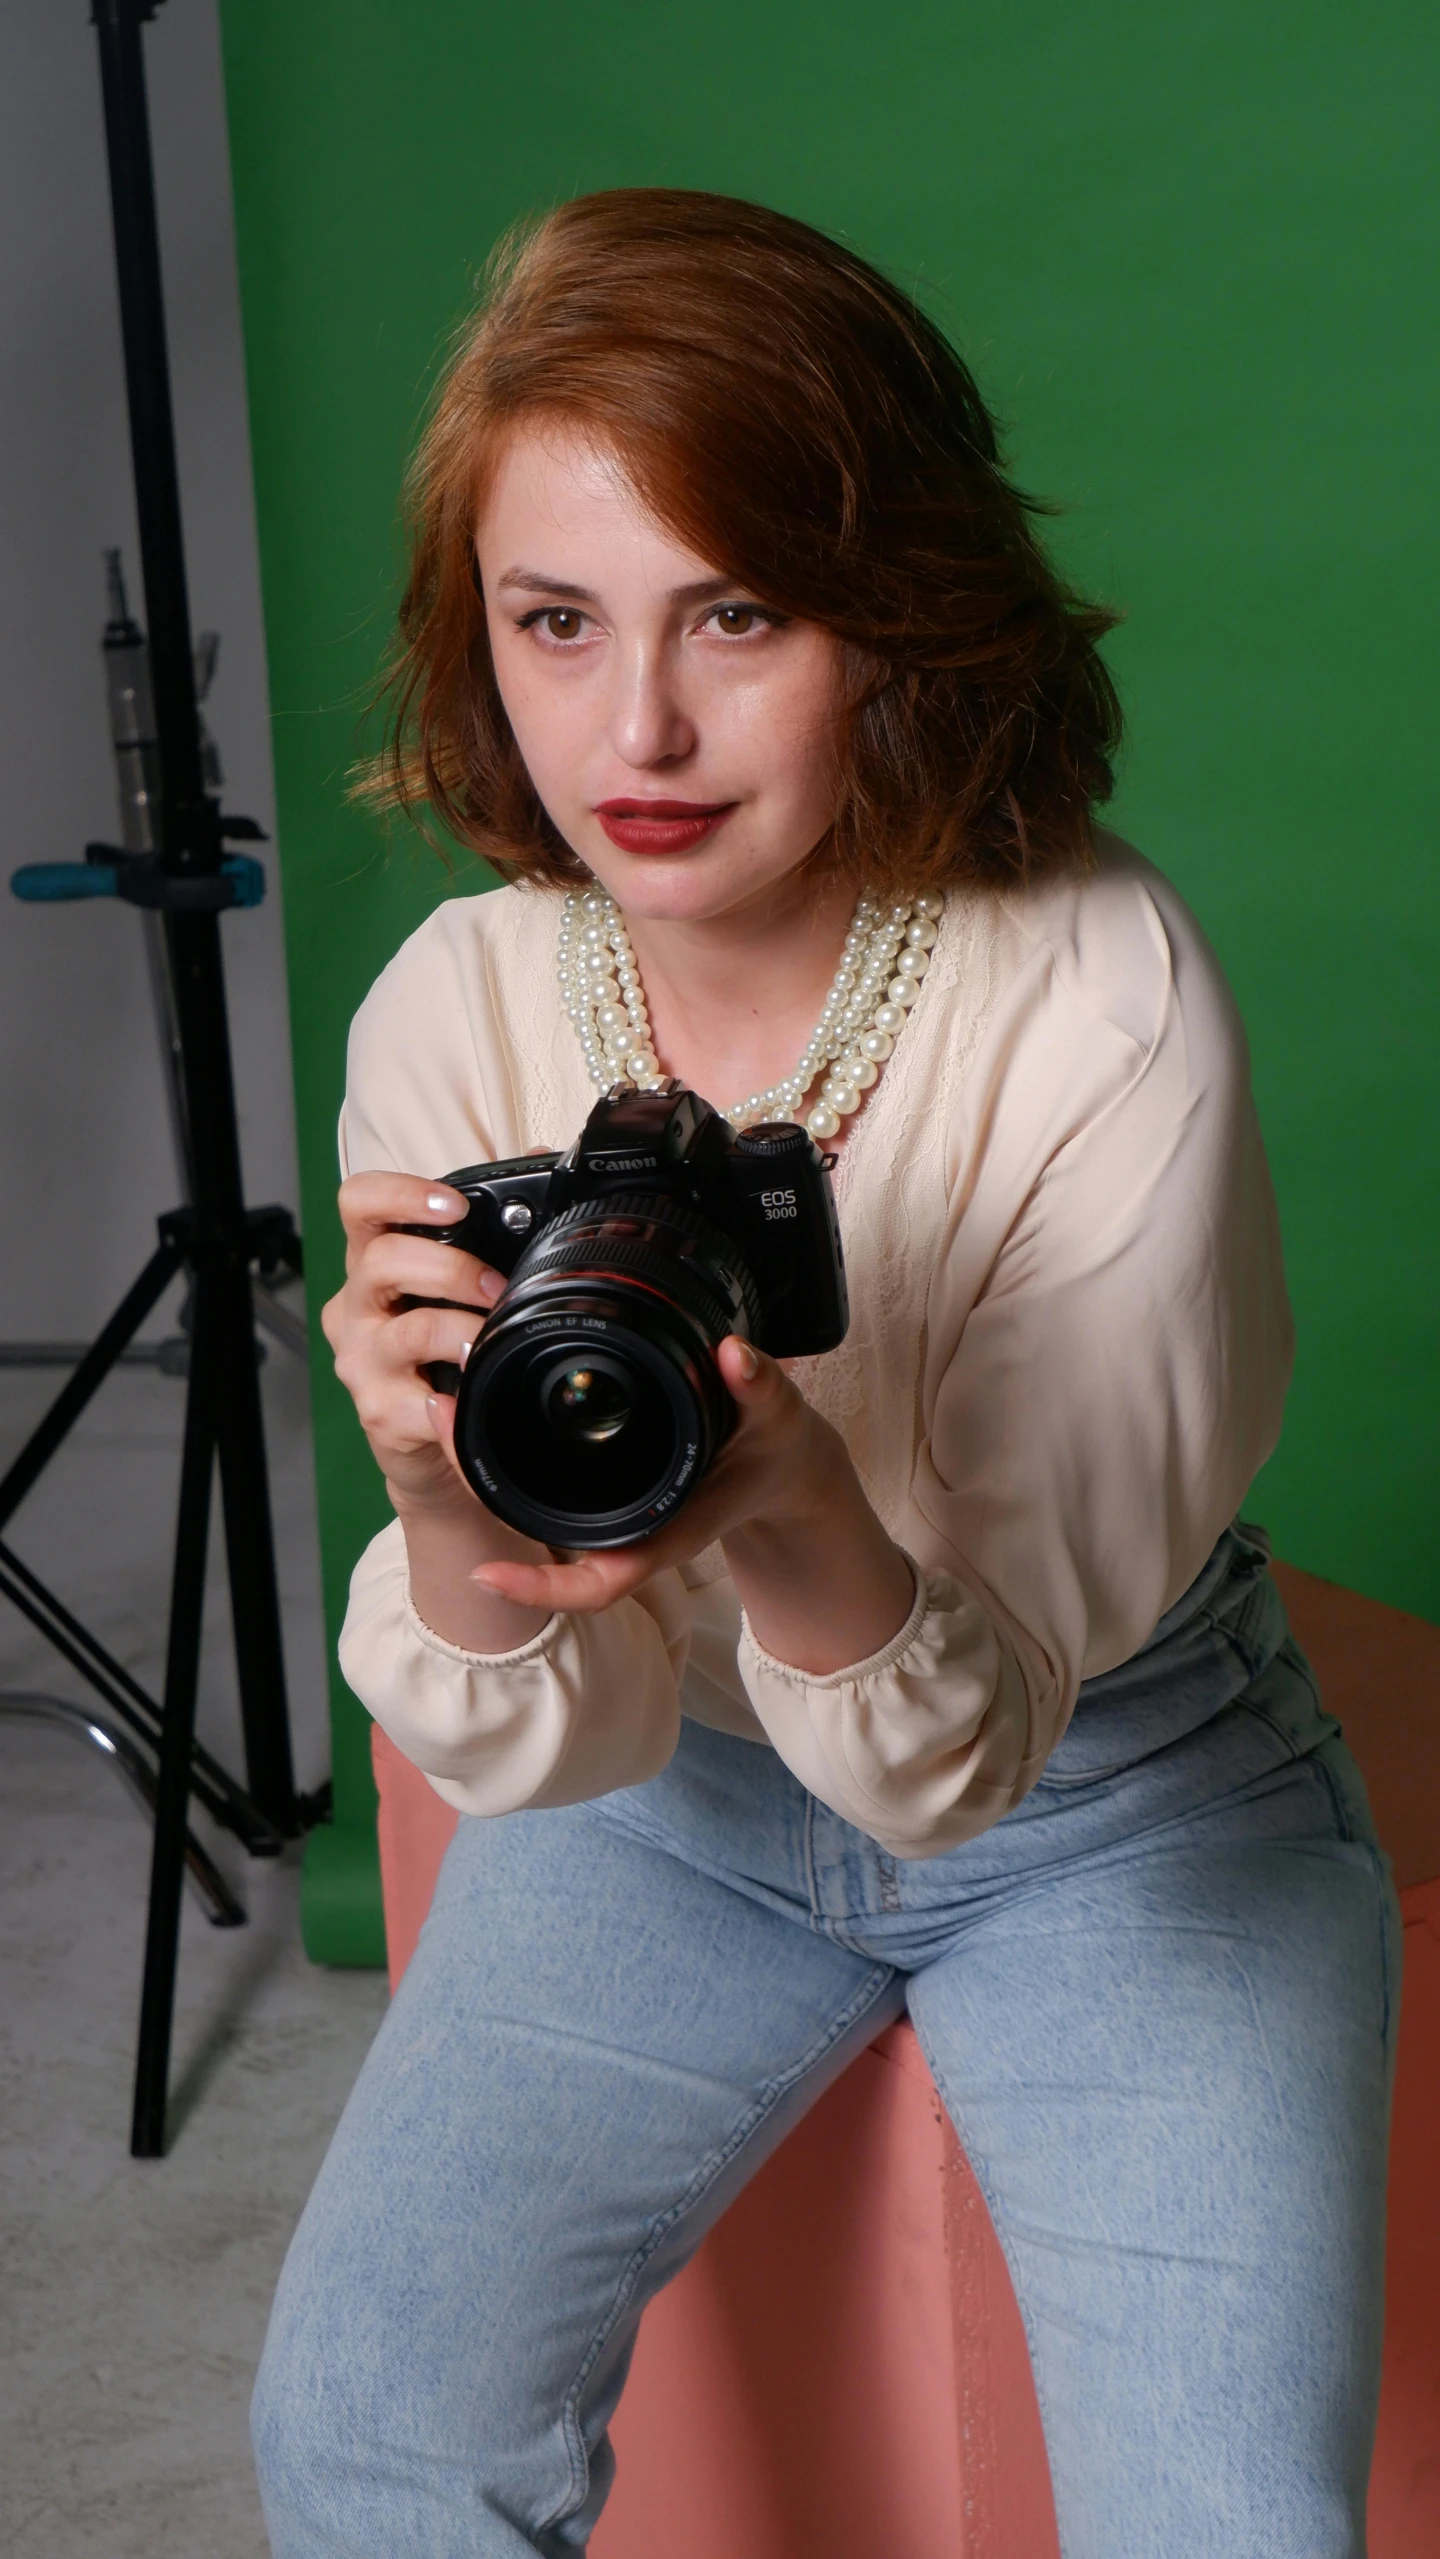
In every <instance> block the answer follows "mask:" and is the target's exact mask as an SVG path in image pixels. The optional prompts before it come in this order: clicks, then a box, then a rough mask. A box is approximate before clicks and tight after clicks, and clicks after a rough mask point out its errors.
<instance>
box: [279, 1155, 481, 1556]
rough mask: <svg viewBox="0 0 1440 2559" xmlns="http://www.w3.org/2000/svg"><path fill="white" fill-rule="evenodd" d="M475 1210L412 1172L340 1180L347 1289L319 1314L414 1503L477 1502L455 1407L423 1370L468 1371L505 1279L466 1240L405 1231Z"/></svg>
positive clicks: (395, 1485) (359, 1408)
mask: <svg viewBox="0 0 1440 2559" xmlns="http://www.w3.org/2000/svg"><path fill="white" fill-rule="evenodd" d="M466 1207H467V1202H466V1201H465V1200H464V1199H462V1197H461V1195H460V1193H459V1192H458V1191H452V1190H448V1189H447V1188H446V1187H445V1185H444V1183H443V1182H427V1181H423V1180H421V1179H420V1178H419V1177H418V1176H417V1175H415V1174H412V1173H352V1174H351V1176H350V1178H349V1180H348V1181H346V1182H343V1183H342V1184H341V1186H340V1216H341V1219H342V1221H343V1224H344V1228H345V1271H346V1278H345V1285H344V1287H343V1288H342V1289H341V1290H340V1292H339V1295H338V1296H336V1297H332V1298H331V1300H330V1302H329V1304H328V1305H327V1306H326V1307H325V1308H324V1310H323V1312H322V1314H321V1318H320V1321H321V1323H322V1325H323V1326H324V1329H325V1338H326V1340H327V1341H328V1343H329V1344H330V1347H331V1349H332V1351H333V1352H334V1354H335V1371H336V1375H337V1376H338V1377H339V1379H340V1381H341V1384H342V1385H343V1386H345V1387H347V1388H348V1389H349V1391H350V1394H351V1395H352V1396H353V1397H354V1400H355V1409H356V1412H357V1413H358V1414H359V1416H360V1426H361V1428H362V1430H363V1431H364V1433H365V1436H366V1438H367V1439H368V1440H369V1442H370V1446H371V1448H372V1450H373V1451H374V1454H375V1459H376V1463H377V1464H378V1465H379V1467H380V1469H381V1471H382V1473H383V1474H384V1476H385V1478H386V1481H387V1482H388V1484H389V1485H390V1487H391V1491H392V1493H393V1494H394V1495H395V1496H397V1497H398V1498H399V1499H400V1500H402V1501H403V1502H405V1503H406V1504H407V1505H408V1504H411V1503H419V1504H422V1505H428V1504H429V1503H431V1502H439V1503H441V1504H443V1505H445V1506H446V1507H448V1506H450V1504H451V1503H452V1502H453V1501H454V1500H455V1498H456V1497H457V1496H458V1497H459V1498H460V1500H462V1501H463V1502H464V1503H465V1504H467V1505H471V1506H473V1504H474V1495H473V1494H472V1493H471V1492H470V1490H469V1488H468V1486H467V1485H466V1484H465V1482H464V1479H463V1477H462V1476H461V1475H460V1473H459V1470H458V1468H457V1467H456V1465H455V1462H454V1459H453V1457H452V1455H451V1453H450V1442H449V1432H448V1429H447V1427H446V1424H447V1422H448V1417H449V1408H448V1404H447V1406H446V1407H445V1411H444V1413H443V1414H442V1412H441V1410H440V1408H439V1403H438V1399H437V1398H436V1395H435V1390H434V1388H433V1387H432V1386H431V1384H430V1382H429V1380H428V1379H427V1377H426V1376H425V1375H424V1368H425V1366H426V1365H427V1364H428V1363H429V1362H430V1361H432V1360H447V1361H450V1362H452V1363H453V1365H454V1366H455V1367H457V1368H463V1367H464V1365H465V1360H466V1357H467V1355H468V1352H469V1349H470V1345H471V1343H472V1342H473V1341H474V1339H475V1337H476V1334H477V1333H478V1332H479V1330H480V1327H481V1325H482V1324H483V1323H484V1321H485V1317H486V1315H487V1314H488V1312H489V1310H490V1308H491V1307H492V1306H493V1305H494V1303H495V1301H496V1299H497V1298H498V1297H499V1296H500V1294H501V1292H502V1291H503V1289H504V1286H505V1282H504V1279H503V1278H502V1276H501V1274H500V1273H499V1272H498V1271H496V1270H492V1269H491V1268H490V1267H489V1265H488V1263H485V1262H478V1261H477V1260H476V1259H475V1256H474V1255H473V1253H463V1252H461V1251H460V1250H459V1248H458V1247H457V1246H456V1245H453V1244H442V1243H440V1242H439V1241H438V1240H436V1241H433V1242H432V1241H431V1240H430V1239H429V1238H428V1237H427V1236H424V1235H406V1234H402V1233H398V1232H397V1231H396V1230H397V1229H398V1228H402V1227H406V1226H437V1227H438V1226H452V1225H454V1224H455V1223H456V1221H457V1220H458V1219H459V1218H461V1217H463V1216H464V1214H465V1210H466ZM415 1298H442V1299H445V1300H446V1301H448V1302H447V1303H446V1304H444V1305H423V1306H417V1305H414V1304H413V1303H410V1301H412V1300H413V1299H415Z"/></svg>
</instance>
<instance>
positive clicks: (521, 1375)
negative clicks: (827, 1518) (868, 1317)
mask: <svg viewBox="0 0 1440 2559" xmlns="http://www.w3.org/2000/svg"><path fill="white" fill-rule="evenodd" d="M832 1161H833V1158H827V1157H825V1156H823V1155H822V1154H821V1152H820V1149H819V1148H818V1147H817V1145H816V1144H815V1141H814V1139H813V1138H812V1137H811V1136H810V1135H809V1133H808V1132H807V1131H806V1130H805V1129H803V1128H798V1127H796V1126H794V1125H793V1124H792V1123H791V1122H789V1121H784V1122H781V1121H773V1122H768V1123H766V1124H763V1125H762V1126H760V1127H758V1128H750V1129H747V1130H745V1131H744V1133H743V1134H742V1135H740V1136H737V1135H736V1133H735V1131H734V1130H733V1129H732V1128H731V1126H730V1124H729V1122H728V1120H726V1119H725V1118H724V1117H723V1116H722V1115H721V1113H720V1112H719V1111H716V1110H714V1109H712V1107H711V1105H710V1104H709V1103H708V1102H704V1101H702V1100H701V1099H700V1097H699V1095H698V1094H695V1093H690V1092H686V1091H685V1090H684V1089H683V1088H682V1087H681V1086H680V1085H679V1084H675V1083H671V1084H669V1085H667V1086H664V1087H662V1088H661V1089H659V1090H656V1091H647V1092H641V1091H639V1090H638V1089H636V1088H634V1087H632V1086H628V1085H617V1086H616V1087H615V1088H614V1089H613V1090H612V1091H611V1092H610V1093H608V1094H607V1095H606V1096H605V1098H604V1100H603V1101H601V1102H598V1103H597V1104H596V1106H595V1108H594V1110H593V1111H592V1112H591V1114H590V1117H589V1119H588V1120H587V1121H586V1123H585V1126H584V1128H583V1129H582V1130H581V1133H580V1135H579V1137H578V1138H577V1139H576V1141H575V1143H574V1145H573V1146H572V1147H571V1148H570V1149H569V1151H568V1152H567V1153H566V1154H564V1155H528V1156H522V1157H520V1158H518V1159H516V1160H513V1161H510V1162H507V1163H502V1164H473V1165H470V1166H468V1167H467V1168H466V1169H465V1170H464V1171H462V1172H459V1173H449V1174H447V1175H446V1177H445V1178H446V1180H447V1182H448V1183H449V1185H450V1187H451V1188H452V1189H454V1190H457V1191H462V1192H463V1193H464V1195H465V1197H466V1199H467V1200H468V1201H469V1203H470V1205H469V1208H468V1210H467V1212H466V1215H465V1217H464V1218H463V1219H462V1220H461V1221H460V1222H459V1223H458V1224H456V1225H454V1226H450V1227H442V1228H440V1229H439V1230H437V1229H435V1228H433V1227H427V1228H426V1229H424V1230H423V1231H424V1232H425V1233H427V1234H430V1235H434V1234H436V1233H437V1231H438V1234H439V1237H440V1241H441V1242H442V1243H449V1244H456V1245H459V1246H461V1247H462V1248H463V1250H464V1251H466V1252H469V1253H474V1254H476V1255H477V1256H478V1258H479V1259H480V1260H481V1261H484V1262H489V1263H490V1264H491V1265H492V1266H493V1267H494V1268H495V1269H496V1270H499V1271H502V1272H504V1274H505V1276H506V1278H507V1280H508V1283H509V1285H508V1287H507V1288H506V1291H505V1294H504V1296H503V1297H502V1298H501V1299H500V1300H499V1302H498V1304H497V1305H496V1307H495V1308H494V1310H493V1312H492V1313H491V1314H490V1315H489V1316H488V1317H487V1319H486V1322H485V1326H484V1329H483V1331H482V1332H481V1334H480V1337H479V1339H478V1341H477V1342H476V1344H475V1347H474V1349H473V1351H472V1352H471V1354H470V1356H469V1359H468V1360H467V1362H466V1365H465V1368H464V1370H463V1372H458V1371H456V1370H455V1369H454V1368H453V1367H452V1368H448V1370H440V1371H437V1372H433V1374H434V1375H435V1382H436V1384H437V1385H439V1386H441V1387H442V1388H443V1389H444V1390H445V1391H446V1392H450V1393H454V1394H455V1395H456V1409H455V1453H456V1456H457V1458H458V1459H459V1461H460V1465H461V1468H462V1470H463V1472H464V1475H465V1478H466V1481H467V1482H468V1483H469V1485H470V1486H471V1489H472V1490H473V1491H474V1492H475V1493H477V1494H478V1495H479V1497H480V1499H481V1501H482V1502H484V1504H485V1505H486V1508H487V1509H489V1510H492V1511H494V1512H495V1513H496V1515H497V1517H499V1518H500V1519H503V1520H507V1521H508V1522H509V1523H510V1525H511V1527H512V1528H518V1529H520V1530H522V1531H523V1532H524V1533H525V1535H526V1536H528V1537H536V1538H539V1539H541V1540H542V1541H543V1542H544V1543H545V1544H546V1545H547V1546H559V1547H569V1548H584V1547H599V1546H628V1545H631V1544H633V1543H634V1542H635V1541H636V1540H637V1539H640V1538H643V1537H648V1536H649V1535H650V1534H651V1533H652V1531H653V1530H655V1529H657V1528H659V1527H661V1526H662V1525H663V1524H664V1522H665V1521H667V1520H669V1519H672V1518H673V1517H674V1515H675V1513H676V1512H677V1511H678V1509H679V1508H680V1505H681V1503H682V1502H683V1501H685V1500H686V1498H687V1497H688V1495H689V1494H691V1493H693V1491H694V1490H695V1487H696V1485H697V1484H698V1483H699V1482H700V1479H701V1477H702V1476H703V1475H704V1473H705V1470H706V1468H707V1467H708V1466H709V1465H710V1464H711V1462H712V1460H713V1459H714V1457H715V1455H716V1453H717V1452H718V1450H719V1449H720V1447H721V1446H722V1444H723V1443H724V1441H725V1439H726V1438H727V1436H728V1434H729V1432H730V1430H731V1428H732V1426H733V1423H734V1419H735V1407H734V1403H733V1401H732V1399H731V1396H730V1394H729V1392H728V1390H727V1388H726V1385H725V1382H724V1379H723V1378H722V1377H721V1374H720V1370H719V1366H718V1363H717V1361H716V1357H715V1354H716V1351H717V1350H718V1348H719V1345H720V1344H721V1342H722V1341H723V1340H724V1339H725V1336H726V1334H727V1333H738V1334H740V1335H742V1336H743V1337H744V1338H745V1339H746V1340H749V1341H752V1342H754V1343H755V1344H756V1345H757V1346H758V1347H759V1348H760V1349H761V1350H763V1351H768V1352H769V1353H770V1354H771V1355H772V1356H773V1357H775V1358H780V1359H786V1358H795V1357H797V1356H799V1355H801V1354H802V1353H805V1352H811V1351H828V1350H833V1349H834V1348H835V1345H836V1344H837V1343H838V1342H840V1341H843V1339H844V1337H845V1328H846V1324H847V1322H848V1320H849V1309H848V1306H847V1302H846V1294H845V1270H844V1263H843V1261H842V1258H841V1251H840V1229H839V1225H838V1222H837V1220H836V1215H835V1203H834V1199H833V1197H832V1194H831V1189H830V1171H829V1167H830V1163H831V1162H832ZM415 1231H416V1232H419V1231H421V1230H418V1229H417V1230H415Z"/></svg>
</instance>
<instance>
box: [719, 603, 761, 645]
mask: <svg viewBox="0 0 1440 2559" xmlns="http://www.w3.org/2000/svg"><path fill="white" fill-rule="evenodd" d="M715 619H716V621H717V622H718V624H719V626H720V628H721V630H722V631H723V632H724V634H725V637H726V639H727V640H743V639H745V638H746V637H747V635H748V634H749V633H750V632H751V631H753V630H754V629H755V626H756V624H757V623H758V622H759V619H760V616H759V614H758V613H757V612H756V610H755V607H754V605H753V604H722V605H720V606H718V607H717V609H716V614H715Z"/></svg>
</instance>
